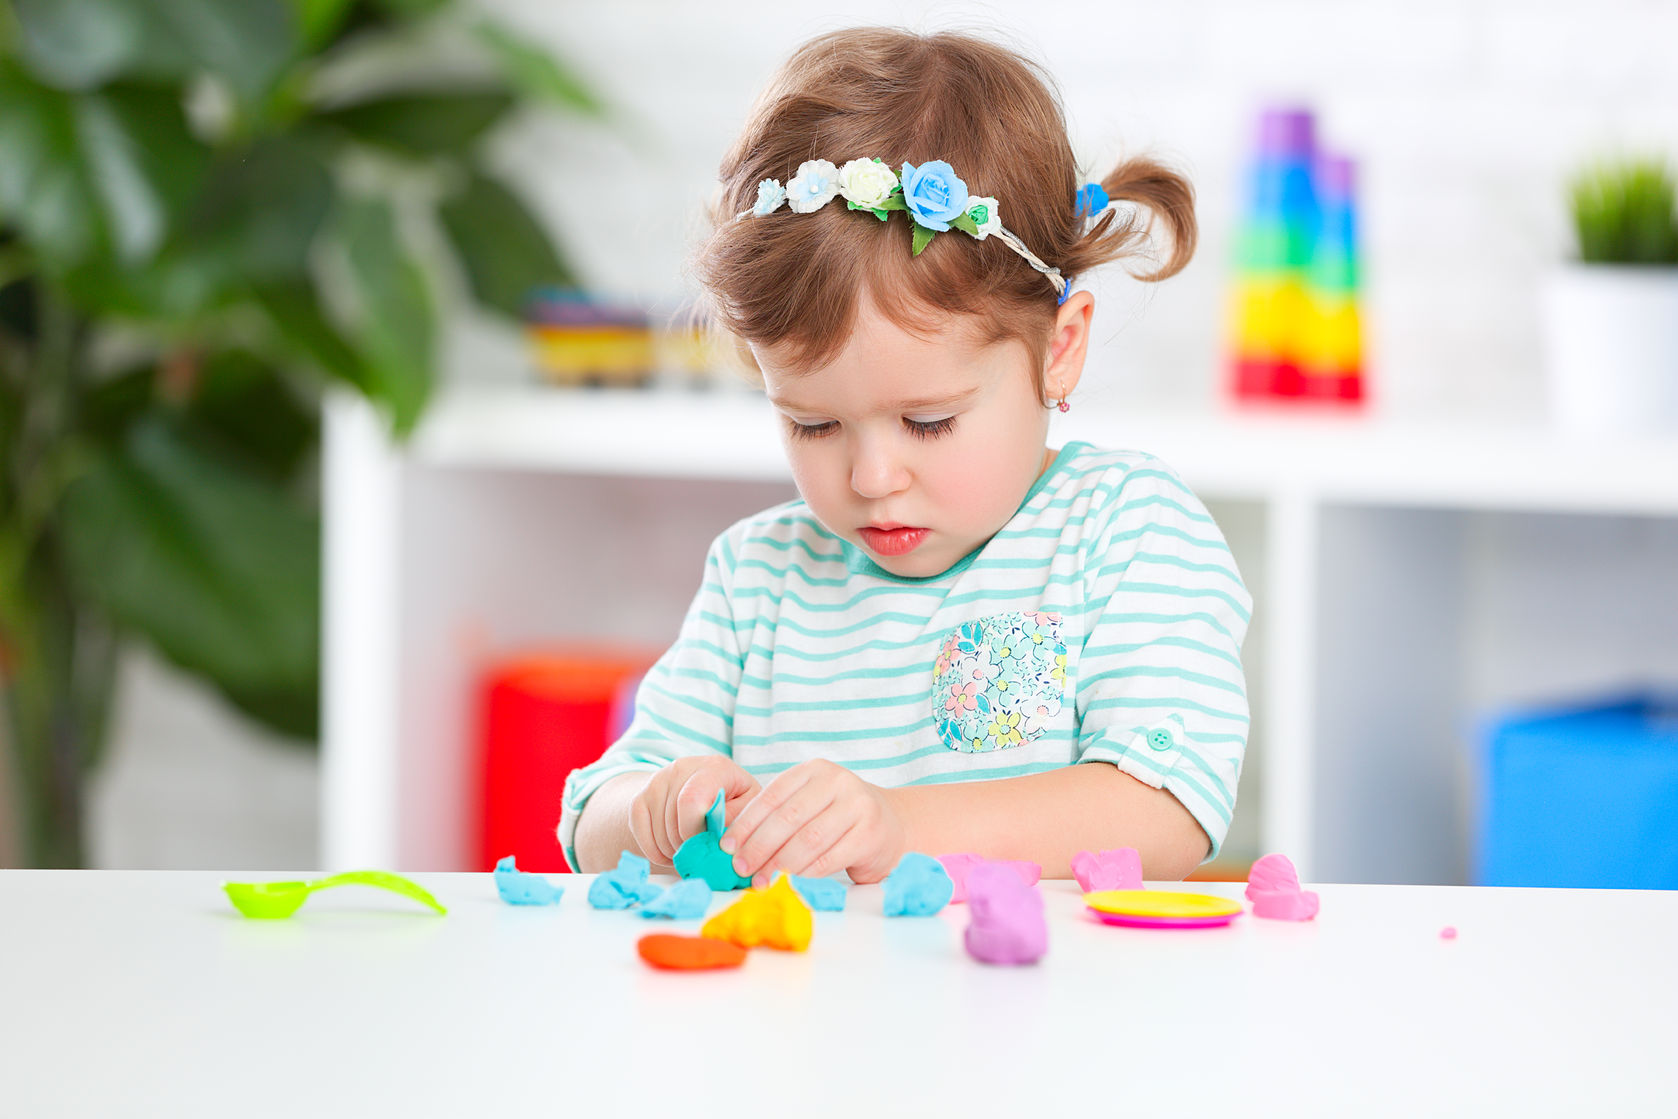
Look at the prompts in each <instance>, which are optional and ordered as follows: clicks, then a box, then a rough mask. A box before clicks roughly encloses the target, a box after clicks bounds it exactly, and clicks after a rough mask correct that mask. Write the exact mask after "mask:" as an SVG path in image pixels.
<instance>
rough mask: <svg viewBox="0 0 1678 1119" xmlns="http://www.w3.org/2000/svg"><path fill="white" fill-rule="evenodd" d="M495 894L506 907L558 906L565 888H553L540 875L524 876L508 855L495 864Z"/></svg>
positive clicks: (553, 886) (551, 884) (550, 883)
mask: <svg viewBox="0 0 1678 1119" xmlns="http://www.w3.org/2000/svg"><path fill="white" fill-rule="evenodd" d="M495 892H496V893H498V894H500V895H501V900H502V901H504V902H506V903H507V904H508V905H558V904H559V899H560V898H561V897H563V896H564V895H565V887H563V886H555V885H554V884H553V883H552V882H549V881H548V880H547V879H546V878H543V877H542V876H541V875H540V874H526V873H525V872H524V871H522V870H520V869H519V868H518V865H517V864H516V863H514V862H513V856H511V855H508V856H507V857H506V858H504V859H502V860H501V861H500V862H498V863H496V864H495Z"/></svg>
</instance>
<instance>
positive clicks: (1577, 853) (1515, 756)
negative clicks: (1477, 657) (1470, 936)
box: [1474, 695, 1678, 890]
mask: <svg viewBox="0 0 1678 1119" xmlns="http://www.w3.org/2000/svg"><path fill="white" fill-rule="evenodd" d="M1478 778H1479V784H1480V788H1479V819H1478V821H1477V832H1478V834H1477V836H1476V851H1475V867H1474V880H1475V882H1476V883H1477V884H1478V885H1482V886H1586V887H1603V888H1616V889H1663V890H1670V889H1678V695H1667V696H1657V695H1636V696H1630V697H1626V698H1622V699H1618V700H1609V701H1603V702H1599V703H1594V704H1590V705H1585V706H1578V705H1576V706H1570V707H1555V708H1548V709H1541V710H1527V711H1516V712H1508V713H1505V714H1503V715H1502V716H1500V717H1498V718H1496V719H1493V720H1491V721H1489V722H1487V723H1486V724H1485V728H1484V733H1483V735H1482V741H1481V752H1480V766H1479V774H1478Z"/></svg>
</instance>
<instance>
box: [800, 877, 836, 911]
mask: <svg viewBox="0 0 1678 1119" xmlns="http://www.w3.org/2000/svg"><path fill="white" fill-rule="evenodd" d="M790 877H791V878H792V888H793V889H795V890H797V891H798V893H799V895H800V896H802V897H803V898H804V902H805V904H806V905H808V906H809V907H810V908H811V909H820V910H823V911H825V912H828V913H838V912H839V911H841V910H842V909H844V908H845V884H844V883H843V882H835V881H834V880H833V879H831V878H800V877H799V876H798V875H796V874H794V875H791V876H790Z"/></svg>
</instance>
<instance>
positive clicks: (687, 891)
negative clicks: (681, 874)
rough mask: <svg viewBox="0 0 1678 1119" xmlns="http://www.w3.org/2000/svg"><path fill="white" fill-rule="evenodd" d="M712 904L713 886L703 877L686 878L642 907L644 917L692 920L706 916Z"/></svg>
mask: <svg viewBox="0 0 1678 1119" xmlns="http://www.w3.org/2000/svg"><path fill="white" fill-rule="evenodd" d="M710 905H711V887H709V886H707V885H706V884H705V883H704V882H703V881H702V880H701V879H698V878H684V879H682V880H681V881H680V882H678V883H676V884H675V885H674V886H672V887H670V888H669V889H668V890H665V891H664V892H663V893H662V894H660V895H658V896H657V897H656V898H654V899H653V900H652V901H649V902H648V903H647V904H646V905H643V906H642V907H641V916H643V917H669V918H671V919H672V920H676V921H682V920H691V919H692V918H694V917H703V916H705V910H707V909H708V908H710Z"/></svg>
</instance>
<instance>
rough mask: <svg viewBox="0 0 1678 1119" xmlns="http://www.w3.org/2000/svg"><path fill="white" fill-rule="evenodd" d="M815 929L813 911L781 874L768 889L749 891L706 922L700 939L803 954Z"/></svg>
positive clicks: (790, 882) (701, 930) (789, 881)
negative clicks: (762, 946) (811, 911)
mask: <svg viewBox="0 0 1678 1119" xmlns="http://www.w3.org/2000/svg"><path fill="white" fill-rule="evenodd" d="M814 929H815V921H814V919H813V918H812V917H811V916H810V907H809V906H808V905H805V904H804V899H803V898H801V897H799V896H798V892H797V891H796V890H794V889H793V888H792V881H791V880H790V879H789V878H788V877H787V876H786V875H785V874H777V875H776V876H775V881H774V882H773V883H772V884H771V885H770V886H769V888H768V889H765V890H749V891H747V893H746V896H745V897H743V898H741V899H740V900H739V901H737V902H735V903H734V904H733V905H731V906H729V907H728V908H727V909H725V910H723V911H722V912H721V913H719V914H717V915H716V916H715V917H712V918H711V919H710V920H709V921H706V922H705V925H704V927H703V928H701V929H700V930H699V935H700V936H707V937H711V938H712V939H714V940H726V941H729V942H731V943H733V944H738V945H739V946H740V947H742V948H756V947H757V946H758V945H760V944H763V945H767V946H769V947H770V948H779V949H781V950H782V951H786V952H802V951H804V950H805V949H806V948H808V947H810V935H811V933H812V932H813V931H814Z"/></svg>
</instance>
